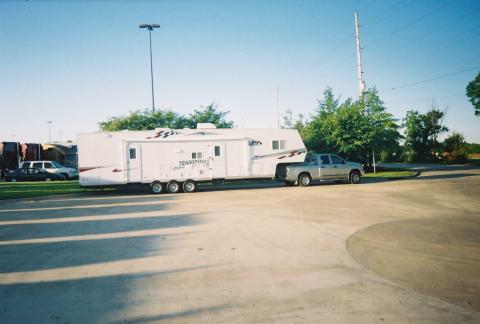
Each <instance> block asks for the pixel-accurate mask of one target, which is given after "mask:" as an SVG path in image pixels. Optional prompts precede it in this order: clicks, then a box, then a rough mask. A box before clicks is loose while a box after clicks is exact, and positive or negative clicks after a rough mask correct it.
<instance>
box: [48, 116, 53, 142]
mask: <svg viewBox="0 0 480 324" xmlns="http://www.w3.org/2000/svg"><path fill="white" fill-rule="evenodd" d="M52 123H53V121H51V120H47V124H48V143H52V128H51V125H52Z"/></svg>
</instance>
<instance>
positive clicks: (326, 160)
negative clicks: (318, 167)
mask: <svg viewBox="0 0 480 324" xmlns="http://www.w3.org/2000/svg"><path fill="white" fill-rule="evenodd" d="M320 161H322V164H330V159H329V157H328V155H320Z"/></svg>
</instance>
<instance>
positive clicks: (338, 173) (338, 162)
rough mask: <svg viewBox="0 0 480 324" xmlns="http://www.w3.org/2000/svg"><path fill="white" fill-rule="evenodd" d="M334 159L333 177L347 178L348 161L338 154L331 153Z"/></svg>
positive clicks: (331, 157) (331, 158)
mask: <svg viewBox="0 0 480 324" xmlns="http://www.w3.org/2000/svg"><path fill="white" fill-rule="evenodd" d="M330 160H331V161H332V167H333V171H332V177H334V178H346V177H347V163H346V162H345V160H344V159H342V158H341V157H339V156H338V155H330Z"/></svg>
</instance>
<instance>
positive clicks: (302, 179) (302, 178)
mask: <svg viewBox="0 0 480 324" xmlns="http://www.w3.org/2000/svg"><path fill="white" fill-rule="evenodd" d="M311 182H312V177H310V175H309V174H308V173H302V174H301V175H299V176H298V184H299V185H300V186H302V187H306V186H309V185H310V183H311Z"/></svg>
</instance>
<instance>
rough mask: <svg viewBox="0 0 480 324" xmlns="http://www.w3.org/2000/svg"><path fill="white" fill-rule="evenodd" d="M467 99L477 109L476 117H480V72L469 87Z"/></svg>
mask: <svg viewBox="0 0 480 324" xmlns="http://www.w3.org/2000/svg"><path fill="white" fill-rule="evenodd" d="M467 97H468V98H469V99H470V102H471V103H472V105H473V107H474V108H475V115H477V116H480V72H479V73H478V75H477V77H476V78H475V79H474V80H472V81H470V83H468V85H467Z"/></svg>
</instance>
